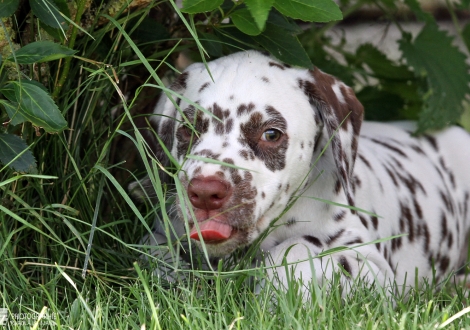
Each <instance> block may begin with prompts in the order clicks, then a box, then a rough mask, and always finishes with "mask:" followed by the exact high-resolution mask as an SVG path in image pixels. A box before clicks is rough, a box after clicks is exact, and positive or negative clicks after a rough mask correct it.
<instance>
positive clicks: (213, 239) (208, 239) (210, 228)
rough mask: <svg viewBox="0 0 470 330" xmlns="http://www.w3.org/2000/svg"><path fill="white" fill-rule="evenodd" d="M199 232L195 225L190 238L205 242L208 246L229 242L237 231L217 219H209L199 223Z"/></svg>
mask: <svg viewBox="0 0 470 330" xmlns="http://www.w3.org/2000/svg"><path fill="white" fill-rule="evenodd" d="M198 227H199V231H198V229H197V228H196V225H195V224H193V225H192V228H191V231H190V232H189V237H190V238H192V239H194V240H197V241H200V240H201V239H202V240H204V243H206V244H220V243H222V242H225V241H226V240H228V239H229V238H230V237H231V236H232V235H233V234H234V233H235V232H236V231H237V230H236V228H234V227H232V226H231V225H229V224H228V223H226V222H221V221H218V220H216V219H207V220H204V221H201V222H198Z"/></svg>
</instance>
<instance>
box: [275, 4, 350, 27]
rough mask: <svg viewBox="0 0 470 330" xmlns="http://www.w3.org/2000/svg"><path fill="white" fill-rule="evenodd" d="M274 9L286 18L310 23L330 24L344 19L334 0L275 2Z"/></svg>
mask: <svg viewBox="0 0 470 330" xmlns="http://www.w3.org/2000/svg"><path fill="white" fill-rule="evenodd" d="M274 7H275V8H276V9H277V10H279V12H280V13H281V14H283V15H285V16H288V17H292V18H295V19H301V20H303V21H308V22H330V21H339V20H342V19H343V14H342V13H341V10H340V9H339V7H338V5H337V4H336V3H335V2H334V1H332V0H315V1H312V0H275V1H274Z"/></svg>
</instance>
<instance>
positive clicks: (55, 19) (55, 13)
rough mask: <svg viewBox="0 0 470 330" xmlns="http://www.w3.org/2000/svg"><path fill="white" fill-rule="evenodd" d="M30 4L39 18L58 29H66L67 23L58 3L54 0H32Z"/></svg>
mask: <svg viewBox="0 0 470 330" xmlns="http://www.w3.org/2000/svg"><path fill="white" fill-rule="evenodd" d="M29 5H30V6H31V10H32V12H33V13H34V15H35V16H36V17H37V18H39V20H40V21H41V22H42V23H44V24H46V25H49V26H50V27H53V28H56V29H64V30H66V29H67V28H68V27H67V23H66V22H65V19H64V18H63V17H62V15H61V14H60V12H59V9H58V8H57V5H56V4H55V3H54V2H53V1H49V0H30V1H29Z"/></svg>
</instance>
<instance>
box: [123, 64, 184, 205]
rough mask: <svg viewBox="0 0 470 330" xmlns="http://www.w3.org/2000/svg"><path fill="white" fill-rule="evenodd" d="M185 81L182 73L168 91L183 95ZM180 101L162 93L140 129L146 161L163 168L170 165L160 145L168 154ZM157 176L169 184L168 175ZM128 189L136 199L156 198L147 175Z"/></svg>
mask: <svg viewBox="0 0 470 330" xmlns="http://www.w3.org/2000/svg"><path fill="white" fill-rule="evenodd" d="M187 79H188V72H184V73H182V74H181V75H180V76H179V77H178V78H177V79H176V80H175V81H174V82H173V84H172V85H171V86H170V90H172V91H174V92H176V93H177V94H182V93H184V91H185V90H186V81H187ZM180 101H181V99H179V98H178V97H177V96H176V95H175V94H173V93H170V94H168V95H167V94H165V93H163V92H162V94H161V95H160V99H159V100H158V103H157V105H156V106H155V108H154V109H153V115H152V116H151V117H149V120H148V121H147V123H148V124H147V125H145V127H144V128H143V129H140V132H141V134H142V137H143V139H144V140H145V143H146V144H147V146H148V147H149V151H150V155H149V157H148V160H149V161H151V160H152V158H153V159H156V160H157V161H158V162H159V163H160V164H161V165H162V166H163V167H167V166H168V165H170V161H169V158H168V156H167V154H166V152H165V150H164V148H163V147H162V144H163V145H164V146H165V147H166V149H167V150H168V152H170V151H171V149H172V144H173V137H174V133H175V117H176V114H177V109H176V106H179V103H180ZM159 140H160V141H159ZM158 174H159V177H160V180H161V181H162V182H169V180H168V175H166V174H165V172H164V171H159V173H158ZM128 189H129V191H130V192H131V194H132V195H133V196H134V197H135V198H138V199H142V200H145V199H147V198H150V200H154V199H155V197H156V196H155V191H154V188H153V185H152V182H151V180H150V178H149V177H148V175H147V176H145V177H144V178H143V179H141V180H139V181H135V182H132V183H131V184H129V187H128Z"/></svg>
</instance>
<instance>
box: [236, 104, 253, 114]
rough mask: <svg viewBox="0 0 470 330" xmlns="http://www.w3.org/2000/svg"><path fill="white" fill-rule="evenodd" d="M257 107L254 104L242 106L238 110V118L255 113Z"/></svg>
mask: <svg viewBox="0 0 470 330" xmlns="http://www.w3.org/2000/svg"><path fill="white" fill-rule="evenodd" d="M254 108H255V105H254V104H253V103H249V104H240V105H239V106H238V108H237V116H238V117H240V116H242V115H244V114H249V113H251V112H252V111H253V109H254Z"/></svg>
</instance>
